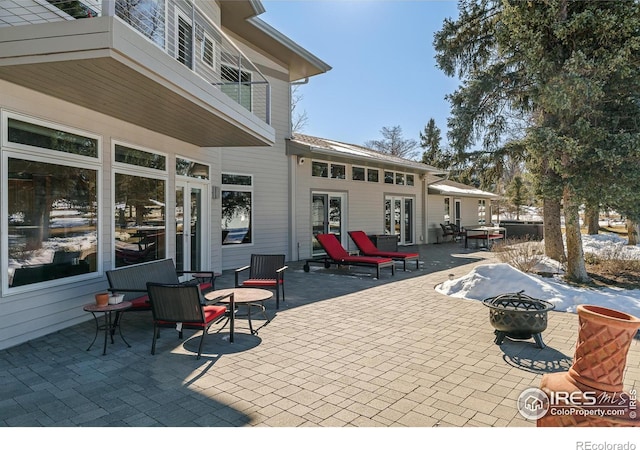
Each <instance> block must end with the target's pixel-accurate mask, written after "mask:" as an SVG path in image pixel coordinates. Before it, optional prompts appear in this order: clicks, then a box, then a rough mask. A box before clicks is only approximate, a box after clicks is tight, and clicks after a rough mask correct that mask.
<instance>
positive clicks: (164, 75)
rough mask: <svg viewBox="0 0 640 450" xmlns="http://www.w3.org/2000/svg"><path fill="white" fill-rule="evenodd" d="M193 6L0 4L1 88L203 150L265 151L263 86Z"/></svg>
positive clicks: (162, 1)
mask: <svg viewBox="0 0 640 450" xmlns="http://www.w3.org/2000/svg"><path fill="white" fill-rule="evenodd" d="M207 3H208V2H205V3H204V5H206V4H207ZM197 4H198V3H197V2H196V6H194V5H193V4H192V3H191V2H188V1H173V0H136V1H130V0H116V1H112V0H104V1H100V0H83V1H81V2H80V1H64V2H60V1H59V0H49V1H45V0H19V1H18V0H7V1H4V2H2V3H1V4H0V27H2V28H1V29H2V32H1V33H0V55H2V56H0V79H4V80H7V81H9V82H12V83H15V84H18V85H21V86H25V87H27V88H30V89H33V90H36V91H39V92H43V93H46V94H48V95H51V96H54V97H57V98H60V99H62V100H65V101H68V102H71V103H74V104H77V105H80V106H83V107H86V108H89V109H91V110H94V111H98V112H100V113H104V114H107V115H109V116H113V117H116V118H118V119H121V120H124V121H126V122H129V123H132V124H135V125H139V126H142V127H144V128H148V129H151V130H154V131H157V132H159V133H162V134H165V135H169V136H171V137H174V138H176V139H180V140H182V141H186V142H190V143H192V144H194V145H198V146H202V147H222V146H233V147H240V146H265V145H272V144H273V143H274V142H275V131H274V130H273V128H272V127H271V126H270V86H269V83H268V81H267V79H266V78H265V77H264V76H263V75H262V73H261V72H260V70H259V69H258V68H257V67H256V66H255V65H254V64H253V63H252V62H251V60H249V58H247V57H246V56H245V55H244V54H243V53H242V51H241V50H240V49H239V48H238V47H237V46H236V45H235V44H234V43H233V42H232V41H231V40H230V39H229V38H228V37H227V36H226V35H225V33H224V32H223V31H222V30H221V29H220V27H219V26H218V25H216V23H214V22H213V21H212V20H210V19H209V16H208V15H207V14H206V13H205V12H204V11H202V10H201V9H200V8H199V7H198V6H197ZM211 4H214V2H211ZM132 5H135V6H132ZM209 13H210V12H209Z"/></svg>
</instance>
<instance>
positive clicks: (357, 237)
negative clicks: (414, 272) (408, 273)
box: [349, 231, 420, 270]
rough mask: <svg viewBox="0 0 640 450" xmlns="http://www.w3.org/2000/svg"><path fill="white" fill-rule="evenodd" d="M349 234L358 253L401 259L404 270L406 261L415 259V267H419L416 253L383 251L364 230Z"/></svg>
mask: <svg viewBox="0 0 640 450" xmlns="http://www.w3.org/2000/svg"><path fill="white" fill-rule="evenodd" d="M349 236H351V239H352V240H353V242H354V243H355V244H356V246H357V247H358V250H360V253H362V254H363V255H364V256H379V257H382V258H391V259H393V260H395V261H402V263H403V269H404V270H407V261H415V262H416V269H419V268H420V261H419V260H418V258H419V257H420V255H419V254H418V253H409V252H385V251H382V250H379V249H378V247H376V246H375V245H374V243H373V242H371V239H369V236H367V235H366V233H365V232H364V231H349Z"/></svg>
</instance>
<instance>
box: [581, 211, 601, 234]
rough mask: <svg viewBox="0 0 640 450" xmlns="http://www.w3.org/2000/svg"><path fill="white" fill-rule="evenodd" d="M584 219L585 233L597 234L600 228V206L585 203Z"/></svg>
mask: <svg viewBox="0 0 640 450" xmlns="http://www.w3.org/2000/svg"><path fill="white" fill-rule="evenodd" d="M584 221H585V224H586V225H587V234H598V231H599V230H600V208H599V207H598V205H587V207H586V208H585V210H584Z"/></svg>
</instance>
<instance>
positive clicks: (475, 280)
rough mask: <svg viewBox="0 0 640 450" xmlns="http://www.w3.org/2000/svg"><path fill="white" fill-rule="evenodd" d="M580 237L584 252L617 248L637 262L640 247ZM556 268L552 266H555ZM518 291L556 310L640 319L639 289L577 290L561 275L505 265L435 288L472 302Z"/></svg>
mask: <svg viewBox="0 0 640 450" xmlns="http://www.w3.org/2000/svg"><path fill="white" fill-rule="evenodd" d="M582 238H583V246H584V251H585V253H586V252H591V253H596V254H603V253H609V252H612V251H617V250H615V249H616V248H620V251H623V254H624V255H625V257H628V258H629V259H640V245H636V246H632V247H629V246H626V245H625V244H626V239H621V238H620V237H618V236H616V235H593V236H583V237H582ZM615 254H619V253H615ZM553 265H554V264H553V263H551V264H550V266H553ZM558 265H559V264H558V263H555V266H556V267H557V266H558ZM521 290H524V293H525V294H526V295H528V296H530V297H533V298H538V299H540V300H547V301H549V302H551V303H553V304H554V305H555V310H556V311H567V312H572V313H575V312H576V307H577V306H578V305H580V304H590V305H597V306H603V307H605V308H611V309H615V310H618V311H622V312H626V313H627V314H631V315H633V316H636V317H640V286H638V289H633V290H626V289H619V288H616V287H607V288H599V289H596V288H587V287H576V286H571V285H569V284H567V283H566V282H564V281H563V280H562V279H561V277H560V276H556V277H553V278H547V277H542V276H538V275H533V274H529V273H524V272H521V271H519V270H517V269H515V268H514V267H512V266H510V265H509V264H506V263H501V264H484V265H480V266H476V267H475V268H474V269H473V270H472V271H471V272H469V273H468V274H467V275H465V276H463V277H460V278H457V279H453V280H447V281H444V282H443V283H441V284H439V285H438V286H437V287H436V291H438V292H440V293H442V294H445V295H449V296H451V297H458V298H467V299H471V300H484V299H486V298H489V297H495V296H496V295H500V294H505V293H509V292H519V291H521Z"/></svg>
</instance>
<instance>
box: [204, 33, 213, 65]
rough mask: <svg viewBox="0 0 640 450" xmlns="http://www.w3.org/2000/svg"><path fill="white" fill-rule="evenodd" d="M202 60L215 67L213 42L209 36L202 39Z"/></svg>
mask: <svg viewBox="0 0 640 450" xmlns="http://www.w3.org/2000/svg"><path fill="white" fill-rule="evenodd" d="M202 60H203V61H204V62H205V63H206V64H207V65H208V66H209V67H213V42H212V41H211V39H209V38H208V37H205V38H204V39H203V40H202Z"/></svg>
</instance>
